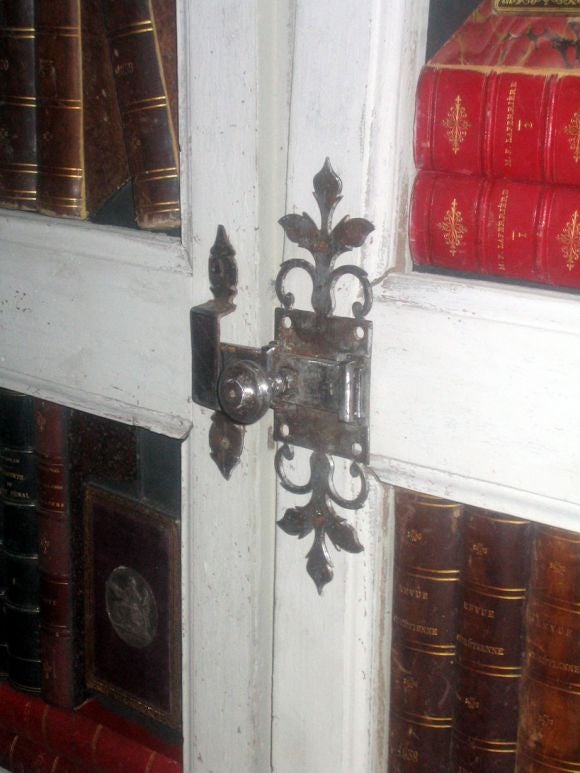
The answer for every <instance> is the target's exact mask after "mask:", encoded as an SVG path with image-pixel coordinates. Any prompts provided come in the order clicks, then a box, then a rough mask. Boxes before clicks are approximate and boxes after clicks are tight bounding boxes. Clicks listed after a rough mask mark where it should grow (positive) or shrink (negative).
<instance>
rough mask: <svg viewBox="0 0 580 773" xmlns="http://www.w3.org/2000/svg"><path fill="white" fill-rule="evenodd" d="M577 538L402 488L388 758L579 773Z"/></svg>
mask: <svg viewBox="0 0 580 773" xmlns="http://www.w3.org/2000/svg"><path fill="white" fill-rule="evenodd" d="M579 569H580V535H579V534H575V533H572V532H568V531H565V530H562V529H557V528H553V527H547V526H542V525H540V524H534V523H531V522H529V521H526V520H523V519H520V518H513V517H509V516H507V515H503V514H499V513H495V512H491V511H488V510H483V509H480V508H475V507H467V506H462V505H459V504H457V503H454V502H448V501H445V500H441V499H437V498H435V497H429V496H426V495H421V494H415V493H413V492H408V491H402V490H401V491H398V492H397V496H396V545H395V572H394V592H393V595H394V601H393V647H392V665H391V680H392V685H391V709H390V728H391V729H390V747H389V748H390V766H389V770H390V771H392V773H403V772H405V773H406V772H407V771H411V770H412V771H429V773H432V772H433V773H434V772H435V771H440V773H447V772H448V771H451V770H454V771H469V773H490V772H492V771H493V772H494V773H495V772H497V773H499V771H501V772H502V773H507V772H508V771H510V772H512V771H514V770H517V771H518V772H519V773H531V772H532V771H533V772H534V773H538V771H551V770H566V771H575V770H579V769H580V734H579V728H580V723H579V718H580V689H579V688H580V681H579V677H580V650H579V643H580V618H579V611H580V587H579V585H578V572H579Z"/></svg>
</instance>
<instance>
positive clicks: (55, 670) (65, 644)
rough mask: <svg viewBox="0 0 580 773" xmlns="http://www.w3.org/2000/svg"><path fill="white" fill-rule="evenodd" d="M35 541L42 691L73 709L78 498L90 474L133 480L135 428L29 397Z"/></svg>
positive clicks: (78, 661)
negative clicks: (32, 427) (34, 470)
mask: <svg viewBox="0 0 580 773" xmlns="http://www.w3.org/2000/svg"><path fill="white" fill-rule="evenodd" d="M35 412H36V420H37V421H36V423H37V439H36V454H37V456H36V459H37V467H38V482H39V491H38V517H39V524H38V528H39V544H40V558H39V562H40V612H41V642H42V697H43V698H44V700H45V701H46V702H47V703H50V704H52V705H55V706H60V707H62V708H73V707H74V706H76V705H78V704H79V703H80V701H81V700H82V698H83V697H84V679H83V658H82V654H83V644H82V617H83V609H82V604H83V598H82V579H81V577H82V561H81V554H82V534H81V532H82V499H83V490H84V484H85V482H86V481H87V479H89V478H96V479H103V478H104V479H106V480H111V481H125V480H133V479H134V478H135V477H136V474H137V460H136V456H137V451H136V439H135V429H134V428H133V427H129V426H126V425H122V424H119V423H118V422H114V421H111V420H110V419H104V418H100V417H97V416H91V415H89V414H85V413H81V412H79V411H69V410H68V409H67V408H65V407H64V406H62V405H58V404H56V403H50V402H48V401H45V400H36V401H35Z"/></svg>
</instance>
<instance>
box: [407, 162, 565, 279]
mask: <svg viewBox="0 0 580 773" xmlns="http://www.w3.org/2000/svg"><path fill="white" fill-rule="evenodd" d="M409 246H410V250H411V255H412V258H413V261H414V262H415V264H416V265H418V266H427V267H433V268H440V269H449V270H455V271H461V272H467V273H474V274H479V275H483V276H490V277H502V278H505V279H517V280H524V281H529V282H536V283H539V284H543V285H549V286H555V287H567V288H575V289H578V288H580V200H579V196H578V189H577V188H571V187H567V186H556V185H554V186H550V185H541V184H539V183H523V182H514V181H511V180H499V179H488V178H485V177H477V176H469V175H459V174H444V173H439V172H420V173H419V174H418V175H417V178H416V180H415V184H414V186H413V193H412V196H411V205H410V214H409Z"/></svg>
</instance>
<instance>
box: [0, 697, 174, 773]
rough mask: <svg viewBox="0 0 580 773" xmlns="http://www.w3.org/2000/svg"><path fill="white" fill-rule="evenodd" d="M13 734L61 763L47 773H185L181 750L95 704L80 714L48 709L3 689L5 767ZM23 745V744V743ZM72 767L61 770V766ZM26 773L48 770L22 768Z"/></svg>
mask: <svg viewBox="0 0 580 773" xmlns="http://www.w3.org/2000/svg"><path fill="white" fill-rule="evenodd" d="M8 734H13V735H14V736H16V735H17V736H18V738H19V739H21V742H22V743H24V742H26V744H27V745H28V744H30V746H29V747H27V748H30V749H31V750H32V751H34V752H35V753H37V754H40V753H41V752H44V755H45V756H46V757H47V758H48V757H49V756H50V757H51V758H52V760H53V761H54V758H55V757H57V756H58V757H59V758H60V759H59V764H58V766H55V767H54V768H51V767H47V768H46V770H47V771H51V773H52V771H55V772H56V773H60V771H61V770H69V769H70V770H71V771H72V770H74V771H77V770H78V771H83V772H84V773H86V772H87V771H93V772H94V773H97V772H99V773H109V771H111V772H113V771H115V773H117V772H118V773H121V772H122V773H181V772H182V769H183V768H182V764H181V749H180V747H176V746H175V745H170V744H168V743H165V742H163V741H160V740H159V739H158V738H156V737H155V736H154V735H153V734H152V733H150V732H148V731H145V730H143V729H142V728H140V727H138V726H137V725H135V724H134V723H132V722H128V721H126V720H124V719H122V718H120V717H119V716H118V715H115V714H113V713H112V712H111V711H108V710H106V709H104V708H102V707H99V706H97V705H95V702H94V700H89V701H88V702H87V703H85V704H83V705H82V706H81V707H79V708H78V709H77V710H76V711H65V710H63V709H59V708H56V707H54V706H48V705H47V704H46V703H45V702H44V701H42V700H41V699H40V698H38V697H35V696H31V695H25V694H23V693H20V692H18V691H17V690H13V689H11V688H10V687H9V686H8V685H0V764H6V763H7V757H6V756H2V755H3V754H4V755H5V754H6V751H7V748H6V746H5V745H4V738H5V737H7V736H8ZM19 743H20V741H19ZM65 764H66V765H69V766H70V768H69V767H61V765H63V766H64V765H65ZM10 770H21V771H23V773H31V771H37V770H38V771H44V770H45V768H44V767H38V768H36V767H32V766H30V767H25V766H24V767H20V768H12V767H10Z"/></svg>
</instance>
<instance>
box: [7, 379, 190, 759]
mask: <svg viewBox="0 0 580 773" xmlns="http://www.w3.org/2000/svg"><path fill="white" fill-rule="evenodd" d="M0 449H1V453H0V457H1V461H2V472H3V487H2V519H1V520H0V525H3V527H4V528H3V532H2V531H1V530H0V534H1V535H2V536H3V542H2V543H0V569H1V570H2V572H0V577H1V578H3V582H2V586H1V587H0V601H1V603H2V615H1V616H0V621H1V622H2V625H1V626H0V657H1V658H2V661H1V665H2V669H3V672H2V673H3V676H4V678H5V679H7V680H8V681H6V682H5V683H4V684H0V765H6V767H8V768H9V769H18V770H39V771H44V770H52V769H53V768H52V767H51V765H54V764H56V761H57V759H58V764H59V767H58V769H59V770H61V769H66V770H69V769H70V770H71V771H72V770H89V769H90V770H95V771H97V770H99V771H101V770H102V771H109V770H117V769H119V770H123V771H127V773H133V772H134V773H142V771H145V770H148V771H149V770H152V771H157V772H158V773H162V772H163V771H176V772H178V771H180V769H181V767H180V766H181V734H180V730H179V727H180V700H181V698H180V689H179V686H180V685H179V682H180V680H179V676H180V670H181V663H180V652H179V642H178V641H175V639H176V637H177V635H178V632H179V630H180V624H179V591H178V589H179V584H180V576H179V554H178V553H179V550H178V545H179V540H178V528H179V524H178V518H179V512H180V479H181V474H180V449H179V442H178V441H175V440H172V439H170V438H166V437H164V436H162V435H157V434H155V433H151V432H148V431H145V430H140V429H136V428H134V427H130V426H127V425H123V424H120V423H118V422H114V421H112V420H109V419H104V418H100V417H97V416H92V415H90V414H86V413H82V412H80V411H74V410H71V409H68V408H66V407H65V406H62V405H57V404H55V403H51V402H48V401H45V400H42V399H39V398H32V397H30V396H28V395H24V394H20V393H16V392H11V391H9V390H6V389H0ZM89 484H90V486H91V488H92V490H93V495H94V497H96V498H97V501H98V502H100V501H101V500H102V501H103V502H104V503H105V505H106V507H105V509H106V508H109V510H110V507H109V504H107V503H111V502H112V503H113V506H114V513H113V516H114V520H115V521H117V520H118V519H119V520H120V518H121V516H124V518H125V520H124V523H125V538H124V539H122V540H117V539H116V540H115V543H116V544H115V550H116V554H115V555H116V558H117V559H118V560H117V564H119V565H122V567H123V569H124V570H125V574H127V571H128V570H127V567H128V568H129V569H130V570H131V567H133V569H132V570H131V571H130V572H129V574H130V577H131V578H135V577H139V579H140V581H141V584H142V586H143V588H145V589H152V591H151V597H152V604H150V605H149V607H151V606H153V607H155V605H157V607H156V613H155V614H154V615H153V618H151V619H154V626H153V628H152V629H151V630H150V631H149V633H150V638H151V641H150V642H149V641H148V642H142V641H138V642H134V641H132V640H131V636H130V635H128V634H127V630H126V626H125V625H124V624H122V625H121V626H120V627H119V631H121V634H122V636H123V637H124V640H123V639H122V637H121V635H119V632H118V630H117V629H114V628H113V627H112V626H111V625H108V626H107V623H110V618H109V617H107V614H106V613H105V615H104V616H103V617H102V618H101V622H103V620H104V622H105V629H106V630H105V631H103V630H101V629H99V630H97V629H96V628H95V627H94V626H93V625H92V624H91V622H89V624H88V625H85V621H86V620H88V621H92V620H94V619H95V615H94V614H93V611H92V609H89V608H88V602H87V599H89V598H90V599H91V604H94V605H95V608H96V606H99V607H100V608H102V609H103V610H105V612H107V611H108V606H107V604H108V599H107V598H106V596H107V587H106V586H107V583H106V582H104V583H102V587H101V586H98V587H97V586H93V587H91V588H90V589H89V588H88V586H87V582H86V578H87V576H88V574H87V573H89V574H90V573H91V572H92V567H93V565H94V564H95V561H96V555H97V554H96V553H95V555H93V554H92V553H91V552H90V551H88V550H87V546H86V545H83V540H84V531H85V530H84V522H85V521H86V518H87V517H88V514H87V512H86V511H85V492H86V489H87V488H88V487H89ZM109 510H107V512H108V511H109ZM127 530H128V531H127ZM139 539H141V542H140V543H139V544H141V548H142V549H141V551H140V552H141V553H143V554H145V553H147V555H145V556H144V557H143V556H141V559H142V564H143V565H141V564H140V565H139V567H138V568H139V569H140V572H141V574H139V575H138V574H137V571H136V570H135V568H134V565H136V562H137V563H138V561H139V560H140V558H139V556H136V555H135V554H134V551H132V546H133V545H134V544H135V542H136V541H138V540H139ZM101 543H102V540H101V542H99V544H97V543H96V542H95V543H94V547H95V550H98V551H99V555H98V557H99V561H100V562H101V564H103V562H104V563H105V564H107V566H108V564H111V567H113V571H112V574H113V575H115V577H117V575H119V574H120V572H119V567H117V564H116V563H115V560H114V557H112V556H111V554H110V551H109V549H108V548H107V545H106V544H101ZM161 543H163V544H165V545H166V546H167V550H165V552H163V551H161V552H159V545H160V544H161ZM91 546H93V541H91ZM109 547H110V546H109ZM147 551H149V552H147ZM151 551H154V552H155V551H157V553H156V554H155V556H153V557H152V554H151ZM143 561H144V562H145V563H143ZM111 562H112V563H111ZM101 564H99V565H101ZM109 568H110V567H109ZM123 576H124V575H123ZM109 584H110V583H109ZM131 587H132V586H131ZM116 590H117V591H119V590H120V592H121V595H123V591H124V590H126V589H124V587H120V588H119V587H117V588H116ZM129 590H130V589H129ZM129 596H130V598H128V599H125V601H127V604H130V602H135V598H133V596H131V594H130V593H129ZM170 596H173V599H174V603H173V605H171V604H169V603H168V601H167V599H168V598H169V597H170ZM140 598H141V597H140ZM123 599H124V597H123ZM123 599H121V601H123ZM114 601H115V602H116V603H117V608H119V609H121V610H123V609H125V608H126V605H124V602H123V603H121V604H120V606H119V603H118V602H119V598H117V597H116V598H115V599H114ZM137 601H139V599H137ZM138 606H139V604H138ZM167 610H171V612H172V614H169V612H168V611H167ZM135 619H138V620H141V616H139V615H137V617H136V618H135ZM109 629H110V630H109ZM136 630H138V631H140V630H141V629H140V628H139V626H137V629H136ZM103 636H108V637H109V639H108V645H107V646H108V649H111V650H112V649H115V648H117V649H115V651H116V652H117V656H118V657H119V658H125V659H128V660H129V661H131V662H134V663H135V664H136V665H135V668H137V671H138V673H139V675H140V682H141V687H143V685H145V687H146V688H149V687H151V686H153V688H154V692H153V693H151V695H149V694H148V693H146V694H141V692H142V691H141V692H140V685H139V684H137V685H134V684H133V683H131V682H129V683H127V684H125V683H121V682H122V678H121V677H122V676H123V675H121V677H119V675H118V674H117V673H116V672H115V671H114V669H113V671H112V672H111V673H108V672H107V673H101V672H100V671H99V668H100V665H99V662H97V663H96V667H95V662H94V661H93V660H90V659H89V662H87V663H85V662H84V660H85V659H84V657H83V656H84V653H85V652H87V653H90V652H94V651H95V650H97V651H101V650H102V645H103V641H102V637H103ZM89 638H90V642H89V641H88V640H89ZM117 640H118V641H117ZM105 665H106V664H105ZM129 670H130V669H129ZM89 674H90V676H91V678H90V679H89ZM117 677H119V679H120V681H119V679H118V678H117ZM144 677H146V678H144ZM89 683H90V686H92V687H93V688H94V689H93V690H90V689H88V686H89ZM94 696H98V698H99V700H96V697H94ZM156 701H157V704H159V705H157V704H156Z"/></svg>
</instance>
